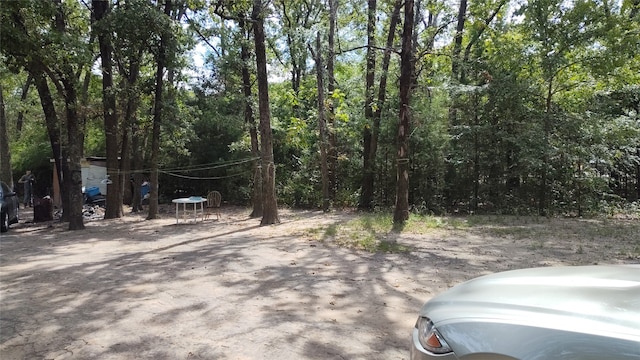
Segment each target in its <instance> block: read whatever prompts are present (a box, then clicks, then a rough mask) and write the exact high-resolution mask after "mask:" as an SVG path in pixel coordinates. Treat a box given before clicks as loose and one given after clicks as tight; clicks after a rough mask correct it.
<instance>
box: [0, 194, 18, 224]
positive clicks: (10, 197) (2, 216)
mask: <svg viewBox="0 0 640 360" xmlns="http://www.w3.org/2000/svg"><path fill="white" fill-rule="evenodd" d="M0 185H1V186H0V232H7V231H8V230H9V225H11V224H17V223H18V208H19V206H20V205H19V204H20V203H19V202H18V196H17V195H16V193H15V191H11V189H9V186H7V184H5V183H4V182H0Z"/></svg>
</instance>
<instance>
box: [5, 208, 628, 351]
mask: <svg viewBox="0 0 640 360" xmlns="http://www.w3.org/2000/svg"><path fill="white" fill-rule="evenodd" d="M248 214H249V211H248V210H247V209H244V208H229V207H227V208H223V209H222V217H221V219H220V220H216V219H207V220H205V221H204V222H199V223H196V224H194V223H188V224H178V225H176V221H175V218H174V217H173V216H174V214H173V212H172V208H170V207H167V208H164V212H163V213H162V214H161V215H162V218H161V219H159V220H153V221H147V220H144V218H143V217H142V216H140V215H133V214H127V215H126V216H125V217H124V218H122V219H117V220H99V221H88V222H87V223H86V229H85V230H82V231H73V232H72V231H67V230H66V228H65V226H64V225H62V224H59V223H38V224H32V223H20V224H18V225H13V226H12V228H11V230H10V231H9V232H8V233H6V234H2V235H1V237H0V276H1V278H0V280H1V283H0V285H1V286H0V358H1V359H3V360H10V359H56V360H58V359H278V360H280V359H407V358H408V353H409V351H408V349H409V335H410V332H411V329H412V327H413V325H414V322H415V320H416V316H417V312H418V310H419V308H420V306H421V305H422V304H423V303H424V302H425V301H426V300H428V299H429V298H431V297H432V296H434V295H435V294H437V293H439V292H442V291H444V290H445V289H447V288H449V287H451V286H453V285H455V284H458V283H460V282H462V281H465V280H468V279H470V278H473V277H476V276H479V275H483V274H488V273H492V272H496V271H502V270H508V269H516V268H528V267H534V266H558V265H580V264H596V263H638V262H640V258H639V255H640V240H639V238H640V236H639V235H638V234H640V230H639V231H638V232H635V231H636V230H637V229H640V227H639V225H638V223H639V222H638V220H637V219H631V220H608V221H606V222H605V224H603V223H598V221H596V220H580V219H543V220H540V219H537V220H535V219H526V218H524V219H521V218H518V219H515V220H514V219H510V220H508V221H503V220H500V219H496V220H492V221H491V222H489V223H484V224H479V225H473V226H464V227H446V226H445V227H441V228H434V229H432V230H429V231H425V232H422V233H419V234H415V233H413V234H405V233H401V234H393V236H394V238H393V239H392V240H393V241H395V242H396V243H397V244H402V245H406V246H407V247H408V249H409V251H407V252H401V253H369V252H365V251H362V250H356V249H350V248H346V247H341V246H337V245H336V243H335V242H333V241H332V240H331V236H329V235H330V234H331V233H330V232H328V231H327V232H325V230H326V229H329V228H333V229H334V230H335V229H336V226H340V224H344V223H346V222H347V221H349V220H351V219H353V218H354V217H355V216H357V214H355V213H353V212H348V211H341V212H340V211H339V212H332V213H329V214H323V213H322V212H318V211H298V210H295V211H294V210H280V219H281V221H282V223H281V224H279V225H274V226H267V227H260V226H259V222H260V220H259V219H250V218H249V216H248ZM22 215H23V218H24V219H29V213H28V212H23V214H22ZM612 221H613V222H614V223H612ZM585 229H587V230H588V231H585ZM603 229H604V230H603ZM611 229H614V230H611ZM615 229H621V230H619V232H618V230H615ZM338 231H339V230H338ZM532 234H535V235H532ZM540 234H542V235H543V236H541V235H540Z"/></svg>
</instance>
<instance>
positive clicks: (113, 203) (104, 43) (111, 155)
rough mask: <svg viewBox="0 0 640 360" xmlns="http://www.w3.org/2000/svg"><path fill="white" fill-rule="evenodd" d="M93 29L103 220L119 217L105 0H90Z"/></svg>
mask: <svg viewBox="0 0 640 360" xmlns="http://www.w3.org/2000/svg"><path fill="white" fill-rule="evenodd" d="M92 5H93V13H94V16H95V22H94V23H93V27H94V30H96V32H97V33H98V42H99V44H100V58H101V60H102V67H101V68H102V108H103V116H104V132H105V143H106V151H107V178H108V179H109V180H110V181H108V182H107V194H106V195H107V196H106V197H107V203H106V205H107V208H106V211H105V214H104V218H105V219H114V218H119V217H122V214H123V212H122V201H121V199H122V186H120V185H121V180H120V178H119V171H118V170H119V164H118V155H119V154H118V150H119V149H118V114H117V112H116V94H115V89H114V86H113V61H112V55H111V54H112V53H113V46H112V44H111V35H110V32H109V30H110V29H109V28H108V27H106V26H105V24H104V21H103V20H104V19H105V18H106V17H107V16H108V15H109V12H110V2H109V0H93V2H92Z"/></svg>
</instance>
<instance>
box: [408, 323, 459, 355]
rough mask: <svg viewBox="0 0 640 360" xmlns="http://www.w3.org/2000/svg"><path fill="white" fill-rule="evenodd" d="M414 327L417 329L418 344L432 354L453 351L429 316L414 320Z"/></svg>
mask: <svg viewBox="0 0 640 360" xmlns="http://www.w3.org/2000/svg"><path fill="white" fill-rule="evenodd" d="M416 329H418V340H419V341H420V345H422V347H423V348H425V349H426V350H428V351H430V352H432V353H434V354H446V353H450V352H452V351H453V350H451V348H450V347H449V344H447V342H446V341H445V340H444V338H443V337H442V335H440V333H439V332H438V330H437V329H436V327H435V325H433V322H432V321H431V320H430V319H429V318H426V317H423V316H421V317H419V318H418V321H417V322H416Z"/></svg>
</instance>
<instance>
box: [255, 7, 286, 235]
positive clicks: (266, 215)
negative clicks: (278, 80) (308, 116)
mask: <svg viewBox="0 0 640 360" xmlns="http://www.w3.org/2000/svg"><path fill="white" fill-rule="evenodd" d="M263 16H264V15H263V14H262V3H261V1H260V0H253V13H252V14H251V18H252V19H253V21H254V24H253V35H254V42H255V51H256V69H257V71H256V76H257V81H258V110H259V112H260V140H261V141H260V147H261V156H262V196H263V198H262V211H263V212H262V221H261V222H260V225H270V224H278V223H280V219H279V218H278V202H277V198H276V166H275V162H274V160H273V134H272V133H271V114H270V110H269V79H268V74H267V54H266V47H265V35H264V17H263Z"/></svg>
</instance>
